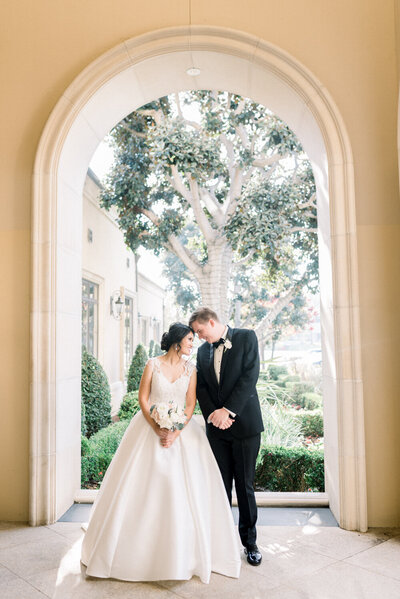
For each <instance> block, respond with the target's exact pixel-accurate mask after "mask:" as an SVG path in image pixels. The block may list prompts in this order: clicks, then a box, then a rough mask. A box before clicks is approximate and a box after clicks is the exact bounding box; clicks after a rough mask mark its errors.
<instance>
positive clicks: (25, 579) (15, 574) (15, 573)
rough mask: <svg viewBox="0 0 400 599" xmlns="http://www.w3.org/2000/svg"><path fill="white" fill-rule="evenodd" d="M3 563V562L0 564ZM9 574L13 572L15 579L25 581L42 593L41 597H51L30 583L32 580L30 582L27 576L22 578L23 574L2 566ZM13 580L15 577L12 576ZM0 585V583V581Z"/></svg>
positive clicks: (49, 598)
mask: <svg viewBox="0 0 400 599" xmlns="http://www.w3.org/2000/svg"><path fill="white" fill-rule="evenodd" d="M1 565H3V564H1ZM4 567H5V568H6V569H7V570H8V571H9V572H10V573H11V574H13V576H15V577H16V578H17V579H19V580H22V581H23V582H25V583H26V584H28V585H29V586H30V587H32V588H33V589H35V591H38V592H39V593H40V594H41V595H43V597H47V598H48V599H51V597H50V595H46V593H43V591H41V590H40V589H38V588H37V587H35V585H34V584H32V582H30V581H29V580H28V579H27V578H24V577H23V576H21V575H20V574H17V572H14V571H13V570H11V569H10V568H9V567H8V566H4ZM14 580H15V578H14ZM0 586H1V583H0Z"/></svg>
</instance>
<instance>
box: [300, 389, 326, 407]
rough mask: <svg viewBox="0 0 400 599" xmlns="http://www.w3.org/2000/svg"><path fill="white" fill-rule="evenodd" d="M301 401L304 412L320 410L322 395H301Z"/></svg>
mask: <svg viewBox="0 0 400 599" xmlns="http://www.w3.org/2000/svg"><path fill="white" fill-rule="evenodd" d="M303 401H304V409H305V410H317V409H318V408H322V395H320V394H319V393H311V392H309V393H303Z"/></svg>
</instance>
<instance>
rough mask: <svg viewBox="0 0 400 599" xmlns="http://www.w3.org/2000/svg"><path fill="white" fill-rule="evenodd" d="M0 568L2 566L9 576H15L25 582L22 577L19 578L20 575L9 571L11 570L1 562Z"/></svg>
mask: <svg viewBox="0 0 400 599" xmlns="http://www.w3.org/2000/svg"><path fill="white" fill-rule="evenodd" d="M0 566H2V567H3V568H5V569H6V570H8V571H9V572H10V574H12V575H13V576H16V577H17V578H19V579H20V580H23V581H24V582H27V581H26V579H25V578H23V576H21V575H20V574H17V572H14V571H13V570H11V568H9V567H8V566H6V565H5V564H3V563H2V562H0ZM0 585H1V582H0Z"/></svg>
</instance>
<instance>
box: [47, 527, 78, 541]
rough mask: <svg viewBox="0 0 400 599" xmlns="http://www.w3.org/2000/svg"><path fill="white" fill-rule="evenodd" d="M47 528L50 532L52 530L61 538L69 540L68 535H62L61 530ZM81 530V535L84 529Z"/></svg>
mask: <svg viewBox="0 0 400 599" xmlns="http://www.w3.org/2000/svg"><path fill="white" fill-rule="evenodd" d="M46 528H48V526H46ZM48 530H50V532H53V533H54V534H56V535H57V536H59V537H61V538H62V539H67V540H70V537H69V536H68V535H64V534H63V533H62V532H59V531H58V530H53V529H51V528H48ZM81 532H82V535H83V534H84V531H83V530H82V531H81ZM69 534H73V533H69Z"/></svg>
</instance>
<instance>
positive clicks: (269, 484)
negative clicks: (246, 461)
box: [255, 446, 325, 492]
mask: <svg viewBox="0 0 400 599" xmlns="http://www.w3.org/2000/svg"><path fill="white" fill-rule="evenodd" d="M255 486H256V489H259V490H263V491H281V492H295V491H297V492H301V491H308V490H311V491H324V490H325V477H324V452H323V451H322V450H313V451H310V450H309V449H305V448H303V447H275V446H266V447H262V448H261V450H260V456H259V463H258V465H257V468H256V477H255Z"/></svg>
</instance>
